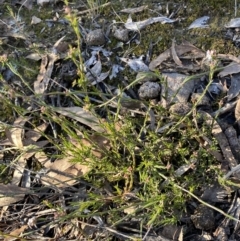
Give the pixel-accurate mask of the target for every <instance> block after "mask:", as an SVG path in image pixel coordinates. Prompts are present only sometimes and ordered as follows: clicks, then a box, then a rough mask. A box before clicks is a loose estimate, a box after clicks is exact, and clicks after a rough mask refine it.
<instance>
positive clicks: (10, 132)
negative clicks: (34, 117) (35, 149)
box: [6, 116, 30, 148]
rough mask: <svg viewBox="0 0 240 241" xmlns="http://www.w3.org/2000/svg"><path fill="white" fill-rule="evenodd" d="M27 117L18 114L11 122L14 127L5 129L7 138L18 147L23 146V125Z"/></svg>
mask: <svg viewBox="0 0 240 241" xmlns="http://www.w3.org/2000/svg"><path fill="white" fill-rule="evenodd" d="M29 119H30V118H29V117H24V116H19V117H18V118H17V119H16V120H15V121H14V123H13V126H14V127H13V128H9V129H7V130H6V136H7V138H8V139H9V141H11V142H12V144H14V145H15V146H16V147H18V148H22V147H23V141H22V140H23V135H24V125H25V124H26V122H27V121H28V120H29Z"/></svg>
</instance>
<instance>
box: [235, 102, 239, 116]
mask: <svg viewBox="0 0 240 241" xmlns="http://www.w3.org/2000/svg"><path fill="white" fill-rule="evenodd" d="M235 118H236V120H237V121H240V99H238V101H237V105H236V108H235Z"/></svg>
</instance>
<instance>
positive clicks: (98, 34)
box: [86, 29, 106, 46]
mask: <svg viewBox="0 0 240 241" xmlns="http://www.w3.org/2000/svg"><path fill="white" fill-rule="evenodd" d="M105 43H106V39H105V36H104V33H103V31H102V30H101V29H96V30H93V31H91V32H89V33H88V34H87V37H86V44H87V45H89V46H94V45H97V46H98V45H104V44H105Z"/></svg>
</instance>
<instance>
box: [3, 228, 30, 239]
mask: <svg viewBox="0 0 240 241" xmlns="http://www.w3.org/2000/svg"><path fill="white" fill-rule="evenodd" d="M27 228H28V225H23V226H22V227H21V228H17V229H15V230H13V231H12V232H11V233H9V234H8V235H9V237H6V238H5V239H4V241H14V240H19V236H20V235H21V233H22V232H24V231H25V229H27Z"/></svg>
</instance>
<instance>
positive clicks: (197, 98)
mask: <svg viewBox="0 0 240 241" xmlns="http://www.w3.org/2000/svg"><path fill="white" fill-rule="evenodd" d="M202 95H203V94H202V93H193V94H192V96H191V101H192V103H193V104H195V103H196V102H198V104H197V106H200V105H205V106H209V105H210V99H209V98H208V97H207V96H206V95H204V96H202Z"/></svg>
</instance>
